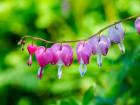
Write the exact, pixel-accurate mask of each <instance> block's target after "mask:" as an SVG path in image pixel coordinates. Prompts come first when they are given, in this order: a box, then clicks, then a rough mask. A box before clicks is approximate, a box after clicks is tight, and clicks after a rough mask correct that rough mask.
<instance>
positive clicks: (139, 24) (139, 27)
mask: <svg viewBox="0 0 140 105" xmlns="http://www.w3.org/2000/svg"><path fill="white" fill-rule="evenodd" d="M135 28H136V30H137V32H138V33H139V35H140V16H139V17H138V18H137V19H136V20H135Z"/></svg>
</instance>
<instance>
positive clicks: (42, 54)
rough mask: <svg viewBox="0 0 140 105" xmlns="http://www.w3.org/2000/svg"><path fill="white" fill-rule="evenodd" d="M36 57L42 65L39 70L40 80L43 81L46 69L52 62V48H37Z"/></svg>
mask: <svg viewBox="0 0 140 105" xmlns="http://www.w3.org/2000/svg"><path fill="white" fill-rule="evenodd" d="M35 56H36V59H37V62H38V64H39V65H40V68H39V70H38V78H39V79H41V78H42V75H43V72H44V67H45V66H46V65H47V64H49V63H51V61H52V51H51V48H45V47H43V46H40V47H37V50H36V52H35Z"/></svg>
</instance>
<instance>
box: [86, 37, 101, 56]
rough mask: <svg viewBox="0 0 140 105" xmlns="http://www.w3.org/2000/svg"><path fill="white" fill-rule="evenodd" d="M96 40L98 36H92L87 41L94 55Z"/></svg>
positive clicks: (96, 45)
mask: <svg viewBox="0 0 140 105" xmlns="http://www.w3.org/2000/svg"><path fill="white" fill-rule="evenodd" d="M98 41H99V37H98V36H93V37H92V38H91V39H89V40H88V43H89V44H90V45H91V49H92V54H94V55H95V54H96V53H97V47H98Z"/></svg>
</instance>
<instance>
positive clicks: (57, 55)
mask: <svg viewBox="0 0 140 105" xmlns="http://www.w3.org/2000/svg"><path fill="white" fill-rule="evenodd" d="M51 49H52V54H53V58H52V61H51V64H57V65H58V78H59V79H61V77H62V66H63V65H65V66H70V65H71V64H72V62H73V51H72V48H71V47H70V46H69V45H67V44H64V45H62V44H54V45H53V46H52V47H51Z"/></svg>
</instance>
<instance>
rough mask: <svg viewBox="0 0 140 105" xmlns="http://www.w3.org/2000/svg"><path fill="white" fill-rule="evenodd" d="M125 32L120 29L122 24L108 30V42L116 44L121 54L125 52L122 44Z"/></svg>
mask: <svg viewBox="0 0 140 105" xmlns="http://www.w3.org/2000/svg"><path fill="white" fill-rule="evenodd" d="M124 35H125V32H124V30H123V28H122V24H121V23H118V24H116V25H114V26H112V27H110V28H109V32H108V36H109V38H110V41H111V42H113V43H117V44H118V46H119V48H120V50H121V52H122V53H124V52H125V47H124V44H123V39H124Z"/></svg>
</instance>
